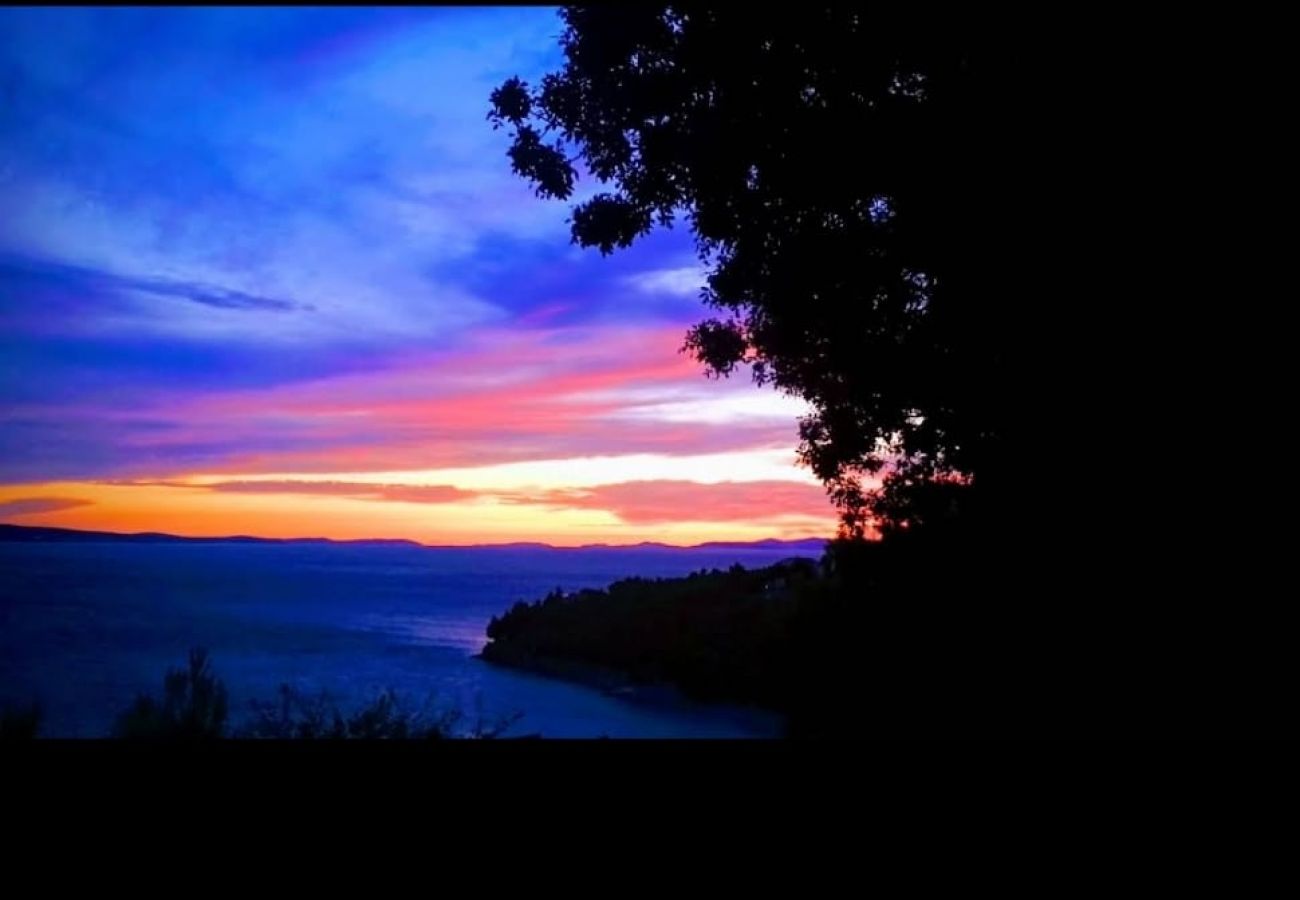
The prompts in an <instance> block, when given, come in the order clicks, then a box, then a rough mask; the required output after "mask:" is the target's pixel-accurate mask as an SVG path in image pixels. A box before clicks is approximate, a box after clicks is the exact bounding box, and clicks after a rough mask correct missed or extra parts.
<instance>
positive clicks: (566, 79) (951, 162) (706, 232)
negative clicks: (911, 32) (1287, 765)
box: [488, 5, 1010, 536]
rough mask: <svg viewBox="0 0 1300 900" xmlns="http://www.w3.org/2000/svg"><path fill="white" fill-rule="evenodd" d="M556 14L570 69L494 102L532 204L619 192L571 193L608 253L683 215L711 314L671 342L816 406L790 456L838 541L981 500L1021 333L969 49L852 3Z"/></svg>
mask: <svg viewBox="0 0 1300 900" xmlns="http://www.w3.org/2000/svg"><path fill="white" fill-rule="evenodd" d="M561 16H562V18H563V21H564V23H565V26H566V27H565V30H564V33H563V34H562V36H561V37H560V45H561V48H562V50H563V52H564V56H565V64H564V67H563V68H562V70H561V71H559V72H555V73H551V74H548V75H546V76H545V77H544V78H543V79H542V82H541V84H540V85H538V86H532V85H529V84H526V83H524V82H522V81H521V80H519V79H518V78H511V79H509V80H507V81H506V82H505V83H503V84H502V85H501V86H500V87H499V88H497V90H495V91H494V92H493V93H492V96H491V104H492V108H491V111H490V112H489V114H488V118H489V120H490V121H491V122H492V123H493V126H494V127H503V126H505V127H509V128H511V129H512V135H513V142H512V146H511V147H510V150H509V157H510V160H511V163H512V165H513V169H514V171H515V172H516V173H517V174H519V175H520V176H522V177H524V178H526V179H528V180H529V181H531V182H532V184H533V185H534V187H535V189H536V193H537V195H538V196H539V197H543V198H555V199H561V200H564V199H568V198H570V197H571V196H572V195H573V191H574V187H575V184H576V182H577V180H578V178H579V177H580V175H588V174H589V175H590V176H592V177H594V178H595V179H597V180H598V181H599V182H600V183H601V184H602V185H605V186H608V188H609V190H606V191H602V192H601V193H598V194H596V195H595V196H594V197H593V198H591V199H590V200H587V201H586V202H583V203H579V204H577V205H575V206H574V207H573V209H572V217H571V220H570V222H571V226H572V237H573V241H574V242H575V243H577V244H579V245H581V246H584V247H597V248H599V250H600V251H601V253H602V254H607V253H611V252H612V251H613V250H614V249H616V248H624V247H628V246H630V245H631V244H632V243H633V242H634V241H635V240H637V239H638V238H639V237H641V236H643V235H645V234H647V233H649V232H650V231H651V229H652V228H654V227H656V226H671V225H672V224H673V223H674V222H675V221H678V220H685V222H687V223H688V224H689V227H690V229H691V232H692V234H693V236H694V238H695V243H696V248H697V251H698V253H699V256H700V258H701V261H702V262H703V263H704V264H705V265H706V266H707V267H708V269H709V275H708V279H707V287H705V288H704V289H703V292H702V295H703V299H704V300H705V301H706V302H707V303H708V304H709V305H711V306H712V307H714V308H715V309H717V310H719V312H720V315H719V316H718V317H716V318H710V319H708V320H706V321H703V322H700V323H699V324H698V325H696V326H695V327H693V328H692V329H691V330H690V331H689V332H688V334H687V336H686V341H685V347H684V349H688V350H689V351H691V352H692V353H693V354H694V355H695V356H696V357H697V358H698V359H699V360H700V361H702V362H703V363H704V364H705V366H706V367H707V370H708V371H709V372H710V374H714V375H717V376H727V375H730V374H731V373H733V372H734V371H736V370H737V367H738V366H742V365H743V366H748V367H749V368H750V369H751V372H752V375H753V378H754V380H755V381H757V382H758V383H759V384H767V383H770V384H773V385H775V386H776V387H777V388H778V389H781V390H784V391H786V392H789V393H792V394H796V395H799V396H802V397H803V398H805V399H806V400H808V401H809V402H810V404H811V406H812V408H813V413H812V414H811V415H809V416H808V417H806V418H805V419H803V420H802V421H801V422H800V438H801V446H800V455H801V457H802V459H803V460H804V461H805V462H806V463H807V464H808V465H809V466H810V467H811V469H812V470H813V471H814V472H815V473H816V474H817V476H818V477H820V478H821V479H822V480H823V481H824V483H825V484H826V485H827V487H828V490H829V492H830V494H831V496H832V498H833V499H834V501H835V502H836V504H837V505H838V507H839V508H840V511H841V513H842V518H843V523H844V525H843V530H844V532H845V533H846V534H847V535H849V536H860V535H862V534H863V532H864V529H865V527H866V526H867V524H868V523H869V522H870V521H871V520H872V519H874V520H875V521H876V522H877V523H878V524H880V525H881V526H882V527H883V528H884V529H885V530H886V531H888V530H905V529H907V528H908V527H909V526H912V525H915V524H918V523H920V522H923V521H926V520H929V519H933V518H934V517H936V516H940V517H942V516H945V515H948V514H949V513H951V512H952V511H954V510H956V509H957V508H958V506H959V505H960V502H959V501H961V502H965V501H964V500H963V498H966V500H968V499H969V498H971V497H973V496H975V494H976V491H977V490H980V489H983V491H984V493H988V489H989V488H990V487H991V486H992V485H993V484H994V483H995V482H996V481H997V475H996V470H997V467H998V463H999V461H1000V458H1001V451H1000V442H1001V440H1002V437H1003V432H1004V422H1005V419H1006V415H1005V410H1004V409H1003V408H1002V407H1003V406H1004V403H1003V402H1002V400H1001V399H1000V398H1002V397H1003V396H1005V392H1004V391H1003V390H1002V382H1003V374H1002V373H1003V370H1004V368H1005V358H1006V353H1005V350H1006V347H1005V343H1006V341H1007V337H1006V336H1007V335H1008V334H1009V333H1010V332H1009V329H1007V328H1006V327H1005V325H1006V313H1005V310H1004V307H1005V305H1006V304H1005V301H1004V300H1003V293H1004V292H1001V291H999V290H997V289H996V288H997V284H996V281H995V280H993V278H992V277H991V276H994V277H1004V276H1000V275H998V273H997V271H996V268H997V267H996V264H995V262H994V261H992V260H990V258H989V255H988V253H987V248H988V246H989V243H990V240H991V238H990V236H989V235H988V234H986V233H985V231H986V230H987V228H988V227H989V217H988V215H987V213H988V211H989V209H990V207H992V206H993V205H996V204H997V203H998V185H997V182H996V181H995V180H993V179H991V177H990V176H989V173H988V171H987V169H988V167H987V165H986V164H987V162H988V159H989V158H990V155H991V154H992V151H991V150H985V149H982V148H983V147H984V146H985V145H984V144H982V141H983V138H982V134H983V133H984V132H983V131H982V129H983V128H985V127H986V126H988V125H989V119H988V115H987V111H988V107H989V105H990V103H991V97H992V94H993V91H992V90H991V87H990V85H991V79H989V78H987V77H986V76H985V73H984V70H983V69H982V68H981V59H980V57H979V56H978V54H976V53H974V52H972V51H970V50H969V49H967V48H963V47H962V46H960V45H956V46H954V45H952V44H948V43H944V42H941V41H937V40H935V36H934V34H933V33H931V31H928V30H927V31H924V33H923V34H922V37H923V38H924V39H923V40H908V39H905V38H904V33H903V32H902V31H901V30H900V29H898V28H895V27H893V26H892V25H891V24H889V23H886V22H884V21H883V20H877V19H875V18H873V17H871V16H869V15H867V14H865V13H863V12H861V11H860V10H857V9H853V8H847V7H846V8H831V9H821V10H813V11H801V13H800V14H799V15H794V16H792V15H789V14H788V13H787V12H785V11H780V10H776V9H775V8H773V10H772V11H764V10H760V9H755V8H752V7H743V8H742V7H716V8H709V7H698V6H693V5H692V6H689V7H679V6H667V5H658V6H637V7H635V8H619V9H613V8H596V7H592V8H575V7H566V8H565V9H564V10H563V11H562V13H561ZM868 476H881V477H882V479H883V487H882V488H879V489H871V485H870V484H869V483H867V482H866V479H867V478H868ZM936 500H941V501H942V502H936Z"/></svg>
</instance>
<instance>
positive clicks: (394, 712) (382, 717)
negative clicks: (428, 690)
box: [236, 684, 522, 740]
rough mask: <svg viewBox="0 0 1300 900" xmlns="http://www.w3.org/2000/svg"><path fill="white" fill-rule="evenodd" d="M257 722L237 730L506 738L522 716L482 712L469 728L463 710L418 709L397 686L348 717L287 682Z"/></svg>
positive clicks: (270, 734) (264, 734)
mask: <svg viewBox="0 0 1300 900" xmlns="http://www.w3.org/2000/svg"><path fill="white" fill-rule="evenodd" d="M253 711H254V716H253V721H252V722H251V723H250V724H249V725H247V726H246V727H245V728H243V729H241V730H240V731H239V732H237V733H236V736H237V737H241V738H275V739H292V740H320V739H332V740H343V739H361V740H442V739H445V738H453V737H466V738H475V739H480V740H483V739H491V738H497V737H500V736H501V735H502V734H503V733H504V732H505V731H506V730H507V729H508V728H509V727H510V726H511V725H513V724H514V723H515V722H516V721H518V720H519V719H520V718H521V717H522V713H516V714H514V715H511V716H504V717H501V718H498V719H496V720H495V721H492V722H487V721H485V720H484V718H483V716H482V714H481V713H480V714H479V715H478V717H477V718H476V719H475V721H474V722H473V723H472V724H471V725H470V726H469V727H468V729H466V728H465V727H464V721H465V718H466V717H465V714H464V713H463V712H462V711H461V710H459V709H454V708H453V709H438V708H436V706H435V705H434V703H433V698H432V697H431V698H429V699H428V700H427V701H426V702H425V704H424V705H423V706H422V707H419V708H412V707H411V706H410V705H409V704H407V703H405V702H403V701H402V699H401V698H399V697H398V695H397V693H396V692H395V691H393V690H391V689H390V690H387V691H383V692H382V693H380V695H379V696H378V697H376V698H375V700H374V701H373V702H372V703H371V704H370V705H368V706H365V707H363V708H362V709H360V710H358V711H357V712H355V713H354V714H352V715H351V716H345V715H344V714H343V712H342V711H341V710H340V709H339V708H338V706H337V705H336V704H335V703H334V702H333V701H331V700H330V699H329V697H328V696H327V695H325V694H320V695H317V696H315V697H308V696H305V695H303V694H302V693H301V692H299V691H297V690H295V689H294V688H292V687H291V686H289V685H287V684H286V685H281V687H280V698H279V702H270V701H254V703H253Z"/></svg>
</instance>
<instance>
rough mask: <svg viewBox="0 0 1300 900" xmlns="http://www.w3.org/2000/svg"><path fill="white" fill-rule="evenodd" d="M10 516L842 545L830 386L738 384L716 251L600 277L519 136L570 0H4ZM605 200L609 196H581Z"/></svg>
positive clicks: (4, 496) (0, 438) (146, 524)
mask: <svg viewBox="0 0 1300 900" xmlns="http://www.w3.org/2000/svg"><path fill="white" fill-rule="evenodd" d="M0 26H2V27H0V98H2V99H3V104H4V105H3V107H0V109H2V110H3V114H4V120H5V122H6V124H7V128H6V139H5V144H6V151H7V158H6V159H5V160H4V161H3V163H2V164H0V197H3V199H4V201H5V208H6V210H7V212H9V215H8V216H6V217H4V218H3V219H2V220H0V286H2V287H3V288H4V291H3V298H2V299H0V324H3V326H4V327H3V328H2V329H0V360H2V361H3V363H2V364H0V398H2V399H3V405H2V406H0V522H5V523H10V524H19V525H43V526H55V527H68V528H86V529H94V530H105V531H119V532H131V531H161V532H169V533H173V534H178V535H186V536H222V535H230V534H251V535H257V536H264V537H328V538H338V539H349V538H409V539H412V540H417V541H420V542H422V543H436V544H448V545H456V544H471V543H505V542H512V541H540V542H545V543H549V544H553V545H556V546H574V545H578V544H588V543H607V544H631V543H639V542H642V541H659V542H662V543H668V544H692V543H701V542H704V541H712V540H758V539H763V538H770V537H775V538H803V537H828V536H830V535H831V534H832V533H833V531H834V528H835V516H834V512H833V509H832V507H831V505H830V503H829V501H828V500H827V498H826V495H825V492H824V491H823V489H822V487H821V486H820V485H819V484H818V482H817V481H816V479H815V478H813V477H812V476H811V474H810V473H809V472H808V471H807V470H806V469H803V468H800V467H798V466H797V465H796V462H795V454H794V448H795V445H796V443H797V419H798V417H799V416H800V415H801V414H802V413H803V412H804V411H805V409H804V406H803V404H802V403H801V402H799V401H796V400H795V399H793V398H790V397H788V396H785V395H782V394H780V393H778V392H776V391H774V390H772V389H771V388H766V389H759V388H757V387H755V386H753V385H752V384H751V383H749V381H748V379H747V378H745V377H740V378H735V379H731V380H722V381H717V380H709V379H706V378H705V377H704V375H703V371H702V367H701V366H700V365H699V364H698V363H696V362H694V361H693V360H691V359H690V358H688V357H687V356H685V355H683V354H681V353H680V352H679V350H680V347H681V344H682V341H683V338H684V334H685V331H686V328H687V327H688V326H689V325H690V324H692V323H693V322H695V321H697V320H698V319H699V318H701V317H703V316H704V315H707V312H706V310H705V309H704V308H703V307H702V305H701V304H700V302H699V299H698V292H699V288H700V285H701V283H702V279H703V276H702V272H701V270H700V268H699V264H698V262H697V261H696V259H695V257H694V253H693V249H692V244H691V241H690V239H689V235H687V234H685V233H684V232H682V231H680V230H679V231H674V232H666V233H658V234H655V235H652V236H650V237H649V238H647V239H646V240H644V241H643V242H641V243H640V244H638V245H637V246H636V247H634V248H632V249H631V250H628V251H624V252H621V253H618V254H615V255H614V256H612V257H609V258H602V257H601V256H600V255H599V253H598V252H596V251H595V250H590V251H580V250H577V249H575V248H573V247H572V246H571V245H570V244H569V238H568V230H567V226H566V224H565V218H566V216H567V215H568V209H567V207H566V206H565V205H564V204H555V203H546V202H543V201H541V200H538V199H537V198H536V197H534V196H533V194H532V192H531V191H530V190H529V188H528V186H527V185H526V184H525V183H523V182H522V181H521V180H520V179H518V178H516V177H515V176H514V175H513V174H511V172H510V165H509V161H508V160H507V158H506V156H505V149H506V145H507V137H506V136H505V135H504V134H503V133H501V132H494V131H493V130H492V129H491V127H490V126H489V125H488V123H487V122H486V121H485V115H486V112H487V108H488V100H487V97H488V93H489V92H490V90H491V89H492V88H493V87H494V86H495V85H496V84H497V83H499V82H500V80H502V79H503V78H504V77H507V76H508V75H511V74H515V73H518V74H520V75H522V76H524V77H525V78H529V79H532V80H536V78H537V77H539V76H540V75H541V73H543V72H545V71H547V70H548V69H552V68H554V67H556V65H557V63H558V62H559V57H558V52H559V51H558V49H557V48H556V46H555V41H554V35H555V33H556V32H557V29H558V23H557V21H556V19H555V16H554V13H553V11H551V10H546V9H535V8H515V9H485V8H445V9H439V8H431V9H430V8H392V9H383V8H378V9H376V8H322V9H308V8H283V9H276V8H254V7H250V8H227V9H221V8H202V7H196V8H175V9H124V8H118V9H113V8H84V9H72V8H63V9H15V8H9V9H4V10H0ZM595 189H596V185H594V184H593V183H592V180H591V179H584V181H583V182H582V183H581V184H580V187H579V193H580V194H584V195H585V194H586V193H589V192H592V191H594V190H595Z"/></svg>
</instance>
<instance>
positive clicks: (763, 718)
mask: <svg viewBox="0 0 1300 900" xmlns="http://www.w3.org/2000/svg"><path fill="white" fill-rule="evenodd" d="M472 658H473V659H477V660H479V661H480V662H482V663H485V664H487V665H491V666H500V667H501V668H503V669H510V670H514V671H517V672H524V673H527V674H530V675H536V676H538V677H541V678H550V679H555V680H557V681H564V682H568V683H570V684H577V685H581V686H583V687H588V688H593V689H595V690H598V691H600V692H601V693H602V694H605V695H606V696H608V697H613V698H616V699H618V700H622V701H625V702H627V703H632V704H635V705H637V706H643V707H646V708H651V709H659V710H668V711H673V712H689V713H695V714H700V715H709V716H718V717H720V718H723V719H727V720H731V721H736V722H743V723H746V724H747V725H750V726H752V727H753V728H754V729H755V730H757V731H766V732H768V734H767V735H766V737H767V738H782V737H785V735H786V731H787V729H788V727H789V717H788V716H786V715H785V714H783V713H781V712H779V711H778V710H774V709H769V708H767V707H762V706H752V705H740V704H736V703H710V702H706V701H702V700H695V699H693V698H691V697H688V696H687V695H686V694H685V693H683V692H682V690H681V689H680V688H678V687H677V686H676V685H674V684H671V683H669V682H652V683H647V682H637V681H635V680H634V679H632V678H631V676H629V675H628V674H627V673H625V672H620V671H618V670H617V669H611V668H609V667H607V666H599V665H595V664H592V663H583V662H577V661H574V660H565V659H560V658H558V657H550V656H538V655H536V654H530V653H521V652H517V651H514V650H511V649H508V648H507V647H505V646H504V645H499V644H496V643H495V642H492V643H489V644H487V645H486V646H485V647H484V648H483V650H482V651H480V652H479V653H475V654H473V655H472Z"/></svg>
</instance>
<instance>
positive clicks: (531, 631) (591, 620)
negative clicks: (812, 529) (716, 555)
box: [482, 559, 816, 711]
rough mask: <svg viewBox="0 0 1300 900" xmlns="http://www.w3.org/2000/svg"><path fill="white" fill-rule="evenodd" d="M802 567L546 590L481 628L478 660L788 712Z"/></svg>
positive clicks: (811, 573)
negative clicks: (667, 687)
mask: <svg viewBox="0 0 1300 900" xmlns="http://www.w3.org/2000/svg"><path fill="white" fill-rule="evenodd" d="M815 580H816V565H815V564H814V563H813V562H811V561H810V560H803V559H799V560H790V561H787V562H785V563H781V564H778V565H774V566H769V567H766V568H763V569H754V570H746V569H743V568H741V567H739V566H733V567H732V568H731V569H730V570H728V571H725V572H724V571H721V570H717V569H714V570H712V571H703V570H702V571H699V572H695V573H692V574H690V575H688V576H686V577H684V578H670V579H646V578H628V579H624V580H622V581H617V582H615V583H614V584H612V585H610V586H609V587H608V588H606V589H605V590H582V591H577V592H575V593H572V594H565V593H563V592H561V591H559V590H556V591H552V592H551V593H550V594H548V595H546V597H544V598H542V599H541V600H539V601H536V602H534V603H524V602H522V601H521V602H518V603H516V604H515V605H514V606H513V607H512V608H511V609H510V610H509V611H507V612H506V613H505V614H504V615H502V616H501V617H499V618H498V617H496V616H494V617H493V618H492V620H491V621H490V622H489V624H488V629H487V635H488V638H489V643H488V644H487V646H485V647H484V649H483V651H482V657H483V659H485V660H487V661H488V662H493V663H499V664H503V665H508V666H514V667H518V668H524V669H530V670H533V671H538V672H541V673H544V674H551V675H557V676H561V677H566V678H569V679H573V680H580V681H585V682H588V683H595V684H598V685H601V686H605V687H611V688H614V687H621V686H623V685H624V684H626V683H629V682H630V683H632V684H661V683H668V684H672V685H675V686H676V687H678V688H680V689H681V690H682V692H683V693H684V694H685V695H687V696H688V697H691V698H693V699H696V700H700V701H706V702H730V703H741V704H755V705H760V706H766V707H770V708H773V709H778V710H782V711H789V710H790V709H791V708H792V707H793V706H794V705H795V704H796V703H797V702H798V701H797V698H796V697H794V696H793V695H792V693H791V691H792V688H793V686H794V685H795V684H796V671H795V659H796V656H797V655H798V654H797V652H796V648H794V647H793V646H792V643H791V639H792V636H793V635H794V634H795V633H796V622H797V619H798V616H799V602H800V596H801V593H802V592H803V591H804V590H805V589H806V588H807V586H808V585H810V584H811V583H813V582H814V581H815Z"/></svg>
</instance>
